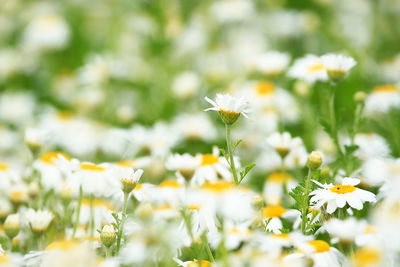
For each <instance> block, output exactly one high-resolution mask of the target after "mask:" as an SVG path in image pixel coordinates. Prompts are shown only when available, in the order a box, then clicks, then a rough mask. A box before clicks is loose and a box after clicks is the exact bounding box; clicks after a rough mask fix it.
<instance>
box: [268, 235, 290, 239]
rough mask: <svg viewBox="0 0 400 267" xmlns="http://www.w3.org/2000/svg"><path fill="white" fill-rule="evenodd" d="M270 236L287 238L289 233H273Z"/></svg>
mask: <svg viewBox="0 0 400 267" xmlns="http://www.w3.org/2000/svg"><path fill="white" fill-rule="evenodd" d="M272 237H274V238H278V239H285V240H287V239H289V235H288V234H273V235H272Z"/></svg>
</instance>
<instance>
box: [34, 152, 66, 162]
mask: <svg viewBox="0 0 400 267" xmlns="http://www.w3.org/2000/svg"><path fill="white" fill-rule="evenodd" d="M60 156H63V157H64V158H66V159H67V160H70V157H69V156H68V155H67V154H65V153H63V152H55V151H50V152H46V153H44V154H43V155H41V156H40V160H41V161H43V162H45V163H47V164H51V165H54V160H55V159H58V158H59V157H60Z"/></svg>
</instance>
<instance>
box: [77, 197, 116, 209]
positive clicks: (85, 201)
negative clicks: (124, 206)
mask: <svg viewBox="0 0 400 267" xmlns="http://www.w3.org/2000/svg"><path fill="white" fill-rule="evenodd" d="M81 204H82V205H83V206H90V199H87V198H84V199H82V202H81ZM92 205H93V206H95V207H105V208H106V209H108V210H112V211H114V210H115V207H114V206H113V205H111V204H110V203H108V202H107V201H105V200H102V199H98V198H96V199H93V201H92Z"/></svg>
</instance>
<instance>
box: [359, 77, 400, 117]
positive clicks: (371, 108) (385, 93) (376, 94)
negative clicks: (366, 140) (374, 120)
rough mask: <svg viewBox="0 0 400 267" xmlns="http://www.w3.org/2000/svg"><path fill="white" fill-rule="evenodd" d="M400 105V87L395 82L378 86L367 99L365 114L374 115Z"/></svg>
mask: <svg viewBox="0 0 400 267" xmlns="http://www.w3.org/2000/svg"><path fill="white" fill-rule="evenodd" d="M399 106H400V89H399V86H397V85H395V84H387V85H382V86H377V87H375V88H374V89H373V91H372V93H371V94H370V95H368V97H367V99H366V100H365V114H366V115H367V116H372V115H375V114H382V113H386V112H388V111H389V110H390V109H392V108H398V107H399Z"/></svg>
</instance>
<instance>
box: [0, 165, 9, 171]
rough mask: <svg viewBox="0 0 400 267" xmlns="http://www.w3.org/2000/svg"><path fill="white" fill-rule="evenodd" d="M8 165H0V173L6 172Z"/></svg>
mask: <svg viewBox="0 0 400 267" xmlns="http://www.w3.org/2000/svg"><path fill="white" fill-rule="evenodd" d="M7 170H8V165H7V164H5V163H0V171H7Z"/></svg>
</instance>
